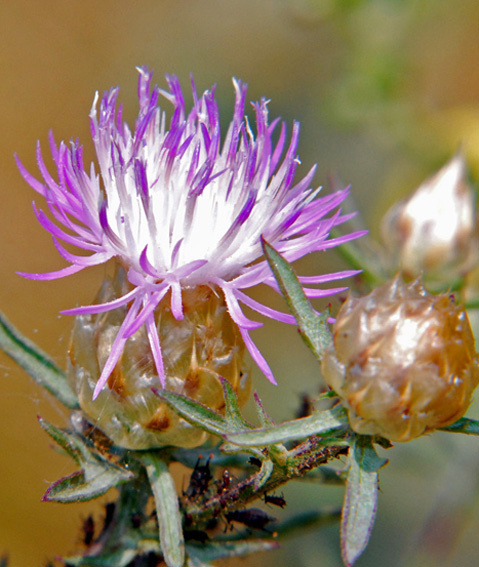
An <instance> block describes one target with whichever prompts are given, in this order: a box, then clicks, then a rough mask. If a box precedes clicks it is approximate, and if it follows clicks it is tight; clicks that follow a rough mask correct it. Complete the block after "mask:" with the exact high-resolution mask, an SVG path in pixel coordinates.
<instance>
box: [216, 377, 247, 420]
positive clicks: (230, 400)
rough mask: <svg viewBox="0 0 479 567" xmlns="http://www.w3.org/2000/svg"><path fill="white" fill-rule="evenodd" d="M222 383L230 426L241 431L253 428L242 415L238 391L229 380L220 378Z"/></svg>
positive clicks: (226, 415) (226, 414) (226, 416)
mask: <svg viewBox="0 0 479 567" xmlns="http://www.w3.org/2000/svg"><path fill="white" fill-rule="evenodd" d="M220 380H221V385H222V386H223V395H224V398H225V419H226V422H227V424H228V428H229V429H230V430H232V431H241V430H243V429H247V428H251V427H252V426H251V424H250V423H248V422H247V421H246V420H245V419H244V418H243V416H242V415H241V412H240V409H239V406H238V398H237V397H236V393H235V391H234V390H233V388H232V387H231V384H230V383H229V382H228V380H225V379H224V378H220Z"/></svg>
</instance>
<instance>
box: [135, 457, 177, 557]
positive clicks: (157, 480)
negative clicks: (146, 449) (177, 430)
mask: <svg viewBox="0 0 479 567" xmlns="http://www.w3.org/2000/svg"><path fill="white" fill-rule="evenodd" d="M140 459H141V461H142V462H143V464H144V465H145V467H146V472H147V474H148V479H149V481H150V485H151V489H152V491H153V496H154V498H155V507H156V514H157V516H158V524H159V527H160V544H161V549H162V552H163V556H164V559H165V563H166V564H167V565H168V567H183V564H184V562H185V543H184V538H183V530H182V527H181V515H180V508H179V504H178V496H177V494H176V488H175V483H174V482H173V478H172V476H171V474H170V472H169V470H168V465H167V464H166V463H165V461H164V460H163V459H162V458H161V457H160V456H159V455H158V454H157V453H152V452H150V453H142V454H141V456H140Z"/></svg>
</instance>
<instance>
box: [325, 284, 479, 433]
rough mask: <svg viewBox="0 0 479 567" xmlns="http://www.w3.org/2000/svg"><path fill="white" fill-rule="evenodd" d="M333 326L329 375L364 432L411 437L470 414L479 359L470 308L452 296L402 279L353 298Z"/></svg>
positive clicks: (327, 365)
mask: <svg viewBox="0 0 479 567" xmlns="http://www.w3.org/2000/svg"><path fill="white" fill-rule="evenodd" d="M333 332H334V340H333V344H334V347H330V349H329V350H328V351H327V352H326V353H325V356H324V358H323V361H322V371H323V376H324V379H325V380H326V382H327V383H328V384H329V385H330V386H331V388H333V389H334V390H335V391H336V392H337V394H338V395H339V396H340V397H341V398H342V400H343V402H344V405H345V406H346V408H347V409H348V414H349V420H350V423H351V427H352V428H353V429H354V431H356V432H357V433H361V434H366V435H380V436H381V437H385V438H386V439H389V440H390V441H410V440H411V439H414V438H415V437H418V436H420V435H422V434H424V433H426V432H427V431H430V430H432V429H435V428H438V427H444V426H446V425H450V424H451V423H454V422H455V421H456V420H457V419H459V418H460V417H461V416H463V415H464V413H465V412H466V410H467V408H468V406H469V404H470V401H471V394H472V392H473V390H474V388H476V386H477V385H478V383H479V366H478V357H477V354H476V351H475V347H474V337H473V334H472V331H471V327H470V324H469V320H468V317H467V315H466V312H465V311H464V309H462V308H460V307H458V306H456V305H455V304H454V303H453V301H452V299H451V297H450V296H448V295H438V296H434V295H430V294H429V293H427V292H426V291H425V289H424V287H423V286H422V285H421V284H420V283H419V282H417V281H416V282H413V283H411V284H408V285H406V284H404V283H402V282H401V281H400V279H399V278H396V279H394V280H392V281H390V282H388V283H386V284H384V285H382V286H381V287H378V288H377V289H375V290H374V291H373V292H372V293H370V294H369V295H368V296H365V297H360V298H355V297H350V298H349V299H348V300H347V301H346V302H345V303H344V304H343V306H342V307H341V309H340V311H339V313H338V316H337V319H336V322H335V324H334V327H333Z"/></svg>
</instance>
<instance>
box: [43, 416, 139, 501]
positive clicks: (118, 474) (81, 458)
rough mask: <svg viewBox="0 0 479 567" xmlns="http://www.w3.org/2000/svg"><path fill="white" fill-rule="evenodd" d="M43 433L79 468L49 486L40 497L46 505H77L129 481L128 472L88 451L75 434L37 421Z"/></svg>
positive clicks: (90, 450) (87, 447)
mask: <svg viewBox="0 0 479 567" xmlns="http://www.w3.org/2000/svg"><path fill="white" fill-rule="evenodd" d="M39 421H40V424H41V426H42V427H43V429H45V431H46V432H47V433H48V434H49V435H50V437H52V439H54V440H55V441H56V443H58V445H60V447H62V448H63V449H64V450H65V451H66V452H67V453H68V454H69V455H70V456H71V457H72V458H73V459H74V460H75V462H76V463H77V464H78V465H79V466H80V467H81V470H80V471H78V472H75V473H73V474H72V475H70V476H67V477H64V478H62V479H60V480H58V481H57V482H54V483H53V484H52V485H50V487H49V489H48V490H47V491H46V492H45V495H44V496H43V500H44V501H49V502H79V501H86V500H91V499H92V498H97V497H98V496H100V495H102V494H104V493H105V492H107V491H108V490H109V489H110V488H113V487H114V486H117V485H118V484H120V483H121V482H125V481H128V480H130V479H131V478H132V476H133V475H132V473H131V472H130V471H127V470H126V469H124V468H122V467H120V466H118V465H115V464H113V463H111V462H110V461H109V460H108V459H106V458H104V457H103V456H101V455H100V454H99V453H97V452H96V451H95V450H93V449H92V448H90V447H89V446H88V445H87V444H86V443H85V442H84V441H83V440H82V439H81V437H80V436H79V435H77V434H76V433H71V432H69V431H64V430H61V429H58V428H57V427H55V426H54V425H52V424H51V423H48V422H47V421H46V420H44V419H42V418H39Z"/></svg>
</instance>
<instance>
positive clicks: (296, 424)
mask: <svg viewBox="0 0 479 567" xmlns="http://www.w3.org/2000/svg"><path fill="white" fill-rule="evenodd" d="M348 428H349V421H348V418H347V415H346V412H345V411H344V409H343V408H342V407H339V406H338V407H337V408H333V409H332V410H325V411H317V412H315V413H313V414H312V415H310V416H308V417H302V418H300V419H294V420H292V421H285V422H284V423H280V424H278V425H275V426H273V427H263V428H258V429H253V430H251V431H242V432H240V433H230V434H228V435H227V436H226V437H227V439H228V441H230V442H232V443H235V444H236V445H241V446H244V447H262V446H267V445H275V444H277V443H285V442H287V441H297V440H299V439H305V438H306V437H309V436H311V435H319V436H323V437H327V436H331V435H335V436H337V435H338V434H341V433H342V432H345V431H347V430H348Z"/></svg>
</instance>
